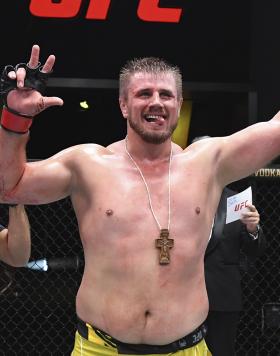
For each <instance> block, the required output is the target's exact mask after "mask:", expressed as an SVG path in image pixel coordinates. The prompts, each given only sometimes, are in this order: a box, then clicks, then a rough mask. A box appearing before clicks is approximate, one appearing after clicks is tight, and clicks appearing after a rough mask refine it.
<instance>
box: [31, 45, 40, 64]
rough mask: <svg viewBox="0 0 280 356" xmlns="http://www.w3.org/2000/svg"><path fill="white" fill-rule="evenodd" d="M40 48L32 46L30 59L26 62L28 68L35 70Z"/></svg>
mask: <svg viewBox="0 0 280 356" xmlns="http://www.w3.org/2000/svg"><path fill="white" fill-rule="evenodd" d="M39 56H40V47H39V46H38V45H34V46H32V50H31V55H30V59H29V62H28V67H29V68H36V67H37V66H38V64H39Z"/></svg>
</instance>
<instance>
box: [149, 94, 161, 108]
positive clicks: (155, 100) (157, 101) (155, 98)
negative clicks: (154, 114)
mask: <svg viewBox="0 0 280 356" xmlns="http://www.w3.org/2000/svg"><path fill="white" fill-rule="evenodd" d="M150 105H160V106H161V105H162V101H161V98H160V95H159V93H154V94H153V95H152V97H151V101H150Z"/></svg>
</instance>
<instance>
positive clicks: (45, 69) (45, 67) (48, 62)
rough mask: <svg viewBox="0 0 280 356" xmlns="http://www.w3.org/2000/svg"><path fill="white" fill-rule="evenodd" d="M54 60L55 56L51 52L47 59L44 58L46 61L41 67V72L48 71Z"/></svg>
mask: <svg viewBox="0 0 280 356" xmlns="http://www.w3.org/2000/svg"><path fill="white" fill-rule="evenodd" d="M54 62H55V56H54V55H53V54H51V55H50V56H49V57H48V59H47V60H46V63H45V64H44V65H43V68H42V69H41V70H42V72H43V73H49V72H51V70H52V68H53V66H54Z"/></svg>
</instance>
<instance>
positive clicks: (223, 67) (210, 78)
mask: <svg viewBox="0 0 280 356" xmlns="http://www.w3.org/2000/svg"><path fill="white" fill-rule="evenodd" d="M31 1H32V0H31ZM31 1H15V0H10V1H9V2H7V1H6V2H5V3H4V4H3V5H1V6H3V8H5V11H2V12H1V26H2V28H3V29H4V31H3V36H2V40H1V47H2V51H1V57H0V61H1V62H0V64H2V66H4V65H5V64H16V63H18V62H24V61H27V60H28V58H29V54H30V49H31V46H32V44H34V43H37V44H39V45H40V47H41V49H42V50H41V53H42V56H41V58H42V62H44V60H45V59H46V58H47V56H48V55H49V54H55V55H56V58H57V61H56V64H55V68H54V73H53V76H52V79H51V80H50V84H51V85H50V86H49V88H48V91H47V93H46V94H47V95H56V96H61V97H62V98H63V100H64V102H65V105H64V107H63V108H51V109H49V110H47V111H46V112H44V113H42V114H41V115H40V116H39V117H38V118H36V120H35V123H34V125H33V127H32V133H31V140H30V142H29V144H28V157H29V158H46V157H48V156H49V155H51V154H53V153H55V152H57V151H58V150H60V149H62V148H65V147H68V146H71V145H73V144H77V143H83V142H95V143H99V144H103V145H106V144H109V143H111V142H112V141H115V140H118V139H122V138H123V137H124V134H125V121H124V120H123V119H122V117H121V113H120V110H119V107H118V90H117V80H118V75H119V70H120V67H121V66H122V65H123V64H124V63H125V62H126V61H127V60H128V59H130V58H133V57H138V56H159V57H164V58H166V59H167V60H169V61H170V62H172V63H174V64H177V65H178V66H179V67H180V68H181V69H182V73H183V79H184V97H185V99H191V100H192V101H193V112H192V119H191V127H190V132H189V142H190V141H191V139H192V138H193V137H195V136H198V135H205V134H208V135H210V136H221V135H227V134H230V133H233V132H235V131H237V130H239V129H242V128H243V127H246V126H247V125H248V123H249V122H253V121H256V120H257V116H256V115H252V112H249V111H250V110H249V103H248V93H249V92H252V91H253V92H255V91H256V90H257V86H256V78H254V77H255V76H254V72H255V71H256V70H255V67H257V66H258V65H259V64H258V63H257V62H256V61H255V62H256V63H254V66H255V67H253V66H252V57H253V55H252V53H253V52H254V48H253V47H254V46H255V47H258V45H259V44H258V42H257V41H256V43H254V41H253V37H254V36H255V33H254V31H255V30H254V19H255V17H256V15H255V11H256V10H255V9H254V8H255V7H256V3H255V2H254V3H253V4H252V2H251V1H246V0H245V1H244V0H236V1H230V2H225V1H219V0H213V1H202V0H195V1H194V0H190V1H186V0H161V1H159V6H160V7H171V8H172V7H174V8H182V10H183V11H182V15H181V18H180V21H179V23H162V22H147V21H143V20H141V19H140V18H139V17H138V15H137V8H138V5H139V0H111V3H110V7H109V11H108V16H107V19H106V21H103V20H92V19H85V15H86V11H87V8H88V5H89V0H83V1H82V2H81V7H80V11H79V13H78V14H77V16H75V18H66V19H65V18H44V17H36V16H33V15H32V14H31V12H30V10H29V4H30V3H31ZM42 2H45V0H42ZM47 2H50V0H48V1H47ZM63 2H64V1H63V0H61V1H58V0H56V1H53V3H54V4H59V3H60V4H62V3H63ZM73 78H75V79H77V78H80V79H81V80H80V82H79V84H78V85H72V84H71V80H72V79H73ZM97 79H101V80H108V83H107V85H106V86H105V88H102V89H100V87H99V86H98V85H96V84H94V83H95V82H94V80H97ZM52 80H54V81H53V82H51V81H52ZM89 81H90V82H89ZM53 83H55V84H53ZM84 99H86V100H88V101H89V103H90V104H91V105H90V107H91V108H90V110H88V111H87V112H85V111H83V110H81V109H80V106H79V102H80V101H81V100H84ZM254 106H256V103H255V102H254ZM251 111H252V110H251ZM255 111H256V110H255ZM270 112H274V108H270ZM270 112H269V114H270ZM264 118H265V119H266V118H267V115H264Z"/></svg>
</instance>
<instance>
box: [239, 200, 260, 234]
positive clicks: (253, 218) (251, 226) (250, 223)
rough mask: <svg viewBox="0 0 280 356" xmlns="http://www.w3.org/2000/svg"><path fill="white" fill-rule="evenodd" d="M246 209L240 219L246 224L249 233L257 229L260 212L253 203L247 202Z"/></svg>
mask: <svg viewBox="0 0 280 356" xmlns="http://www.w3.org/2000/svg"><path fill="white" fill-rule="evenodd" d="M247 209H248V210H245V211H244V212H243V214H242V218H241V219H240V220H241V221H242V223H243V224H245V225H246V228H247V231H248V232H249V233H251V234H253V233H255V232H256V231H257V230H258V225H259V222H260V214H259V212H258V210H257V209H256V207H255V205H251V204H248V205H247Z"/></svg>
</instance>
